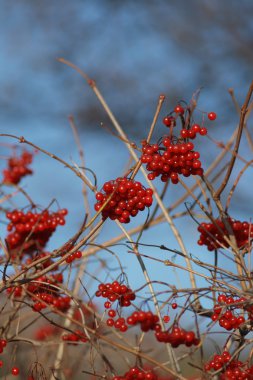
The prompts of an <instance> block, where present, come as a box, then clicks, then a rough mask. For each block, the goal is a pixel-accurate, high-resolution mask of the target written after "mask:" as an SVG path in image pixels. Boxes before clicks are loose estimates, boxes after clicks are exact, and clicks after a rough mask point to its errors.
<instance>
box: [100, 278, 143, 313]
mask: <svg viewBox="0 0 253 380" xmlns="http://www.w3.org/2000/svg"><path fill="white" fill-rule="evenodd" d="M101 296H102V297H103V298H107V299H108V300H109V301H111V302H114V301H116V300H118V301H119V305H120V306H122V307H128V306H130V305H131V301H134V300H135V297H136V296H135V294H134V292H133V291H132V289H131V288H129V287H128V286H126V285H123V284H122V285H121V284H120V283H119V282H118V281H113V282H112V283H109V282H108V283H107V284H99V285H98V290H97V291H96V297H101ZM110 307H111V304H110V302H105V308H106V309H109V308H110Z"/></svg>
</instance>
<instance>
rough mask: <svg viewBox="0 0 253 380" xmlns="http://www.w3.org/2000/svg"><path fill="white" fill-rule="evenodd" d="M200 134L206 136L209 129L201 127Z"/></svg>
mask: <svg viewBox="0 0 253 380" xmlns="http://www.w3.org/2000/svg"><path fill="white" fill-rule="evenodd" d="M199 134H200V135H201V136H205V135H206V134H207V129H206V128H205V127H203V128H201V129H200V131H199Z"/></svg>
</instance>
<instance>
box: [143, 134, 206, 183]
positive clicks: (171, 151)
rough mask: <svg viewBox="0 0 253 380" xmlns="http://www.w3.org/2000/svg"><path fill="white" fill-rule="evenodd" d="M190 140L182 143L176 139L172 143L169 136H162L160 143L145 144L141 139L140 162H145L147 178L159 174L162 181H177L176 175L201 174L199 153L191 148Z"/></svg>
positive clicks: (192, 146)
mask: <svg viewBox="0 0 253 380" xmlns="http://www.w3.org/2000/svg"><path fill="white" fill-rule="evenodd" d="M193 149H194V144H193V143H192V142H188V143H184V142H180V140H178V142H177V143H174V142H173V141H172V139H171V138H169V137H164V138H163V140H162V143H161V145H158V144H153V145H150V144H147V142H146V141H143V144H142V152H143V154H142V156H141V162H142V163H143V164H146V168H147V170H148V171H149V172H151V173H149V174H148V178H149V179H150V180H154V179H155V178H156V177H159V176H161V180H162V181H163V182H166V181H168V179H170V180H171V182H172V183H174V184H176V183H178V176H179V175H180V174H181V175H183V176H184V177H189V176H190V175H200V176H201V175H203V169H202V167H201V161H199V158H200V154H199V152H196V151H194V150H193Z"/></svg>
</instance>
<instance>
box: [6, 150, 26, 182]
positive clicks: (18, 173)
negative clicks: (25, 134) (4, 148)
mask: <svg viewBox="0 0 253 380" xmlns="http://www.w3.org/2000/svg"><path fill="white" fill-rule="evenodd" d="M32 160H33V155H32V154H31V153H29V152H27V151H24V152H23V153H22V154H21V156H20V157H10V158H9V160H8V169H5V170H4V171H3V183H5V184H14V185H16V184H18V183H19V182H20V180H21V178H22V177H25V176H26V175H28V174H32V170H31V169H30V168H29V167H28V166H29V165H30V164H31V163H32Z"/></svg>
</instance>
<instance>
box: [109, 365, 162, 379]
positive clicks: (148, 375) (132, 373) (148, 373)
mask: <svg viewBox="0 0 253 380" xmlns="http://www.w3.org/2000/svg"><path fill="white" fill-rule="evenodd" d="M112 380H158V376H157V375H156V374H155V372H153V370H144V369H142V368H139V367H132V368H130V369H129V371H127V372H126V373H125V374H124V375H123V376H114V377H113V378H112Z"/></svg>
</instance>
